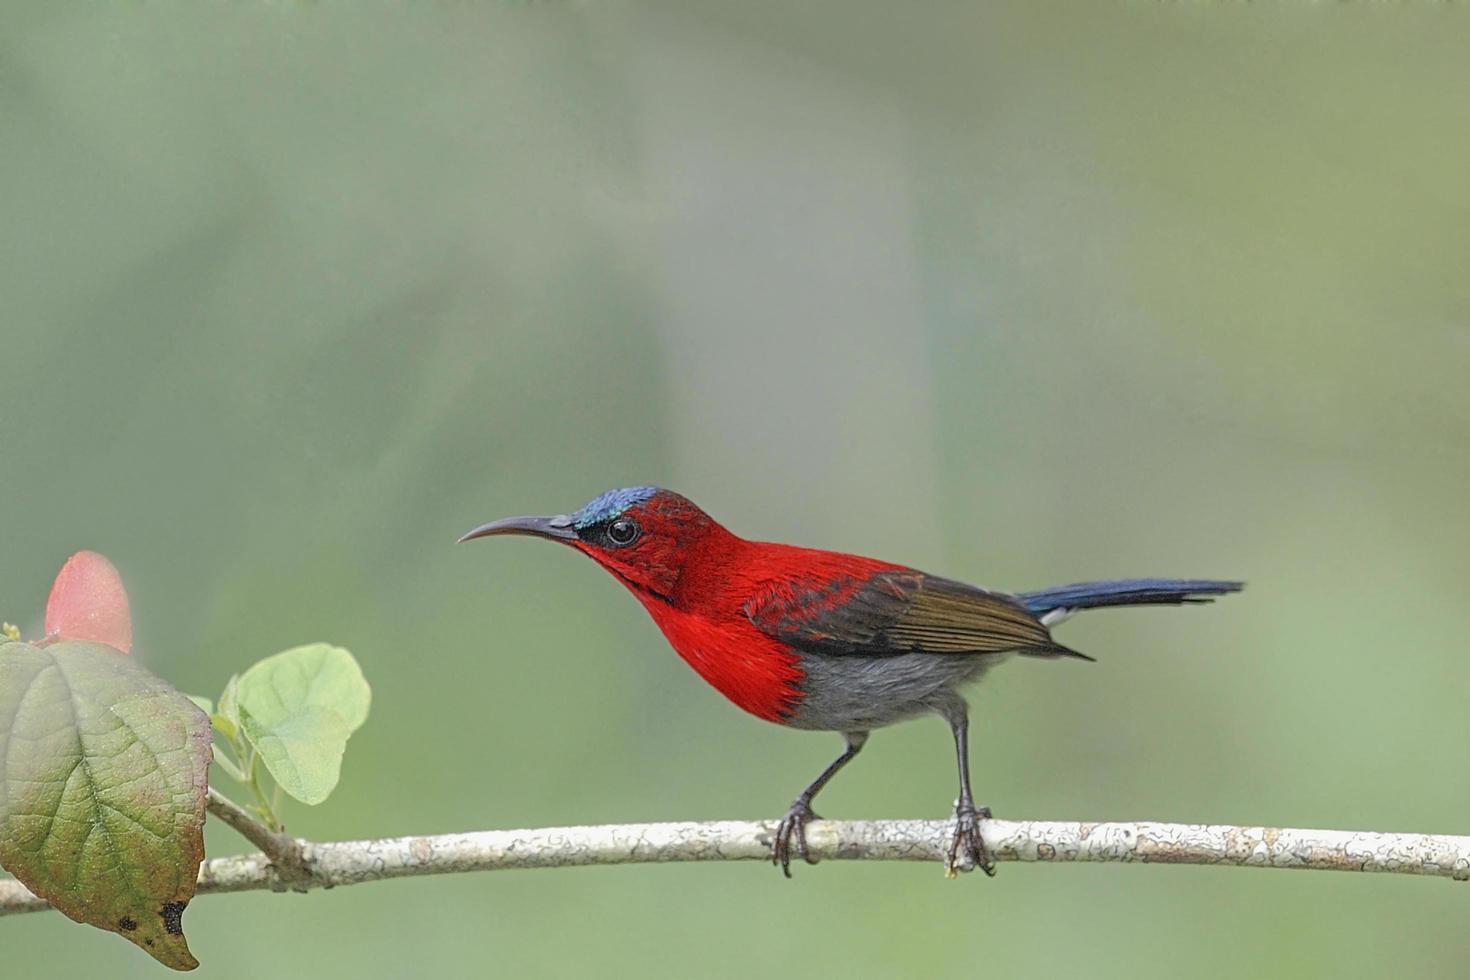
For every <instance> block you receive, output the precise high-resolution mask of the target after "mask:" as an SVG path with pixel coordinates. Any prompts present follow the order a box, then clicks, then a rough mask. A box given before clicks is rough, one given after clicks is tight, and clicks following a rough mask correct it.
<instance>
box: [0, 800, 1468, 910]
mask: <svg viewBox="0 0 1470 980" xmlns="http://www.w3.org/2000/svg"><path fill="white" fill-rule="evenodd" d="M211 810H214V807H213V806H211ZM214 812H216V813H217V814H218V810H214ZM247 816H248V815H247ZM224 819H228V818H224ZM981 828H982V831H983V833H984V836H985V841H986V843H987V844H988V845H989V846H990V850H991V852H992V853H993V854H994V856H995V858H996V860H998V861H1027V862H1029V861H1048V862H1050V861H1088V862H1093V861H1115V862H1122V863H1125V864H1233V865H1239V866H1242V867H1261V868H1314V869H1317V870H1322V871H1380V872H1388V873H1394V874H1412V875H1435V876H1438V877H1441V878H1453V879H1454V880H1456V881H1466V880H1470V837H1450V836H1437V835H1432V834H1376V833H1368V832H1358V831H1345V830H1290V829H1284V828H1274V827H1230V826H1218V825H1208V826H1206V825H1200V824H1170V823H1058V822H1046V821H1039V820H1037V821H1014V820H986V821H984V822H983V823H982V825H981ZM774 830H775V823H774V822H772V821H761V822H744V821H734V820H727V821H719V822H712V823H651V824H626V825H622V826H606V827H551V828H542V829H536V830H488V831H481V832H478V833H468V834H443V835H439V836H435V837H396V838H388V839H383V840H362V841H337V842H333V843H326V844H309V843H307V842H305V841H297V842H296V843H297V845H298V846H299V847H301V848H302V849H303V851H304V852H305V853H306V854H307V855H309V860H308V861H307V862H306V863H305V864H304V865H303V868H304V872H305V874H306V875H307V876H308V878H309V880H307V881H304V882H302V881H296V880H292V881H287V880H285V879H283V877H282V875H281V874H280V873H279V872H278V871H277V869H276V867H275V866H274V865H273V864H272V863H271V860H270V858H268V857H266V855H264V854H244V855H241V856H239V857H223V858H213V859H211V860H209V861H206V862H204V865H203V866H202V867H201V868H200V869H199V892H200V894H206V895H207V894H210V893H213V892H241V891H256V890H262V889H273V890H276V891H282V890H285V888H286V887H291V886H295V887H298V888H299V887H303V886H304V887H310V888H330V887H333V886H337V885H356V884H360V883H362V882H365V881H379V880H381V879H384V878H406V877H411V876H416V875H433V874H454V873H458V872H462V871H497V870H503V869H508V868H558V867H571V866H581V865H589V864H653V863H662V862H666V861H768V860H770V855H771V834H772V833H773V832H774ZM952 831H953V823H952V821H949V820H873V821H852V822H842V821H832V820H818V821H815V822H813V823H812V824H810V825H809V826H808V828H807V843H808V846H809V847H810V850H811V853H812V856H813V857H817V858H823V859H829V860H839V861H932V862H934V864H935V867H936V868H939V867H942V866H943V862H944V857H945V854H946V853H947V851H948V850H949V841H950V835H951V833H952ZM772 887H776V886H774V885H773V886H772ZM48 907H49V906H47V904H46V903H45V902H43V901H41V900H40V899H38V898H36V897H34V896H33V895H31V893H30V892H28V891H26V890H25V888H24V887H23V886H22V885H21V884H20V882H18V881H0V915H12V914H16V913H20V912H38V911H41V910H42V909H45V908H48Z"/></svg>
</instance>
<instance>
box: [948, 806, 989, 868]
mask: <svg viewBox="0 0 1470 980" xmlns="http://www.w3.org/2000/svg"><path fill="white" fill-rule="evenodd" d="M989 819H990V807H988V806H981V807H977V806H975V804H973V803H969V802H965V801H961V802H960V803H959V805H957V806H956V807H955V825H954V839H953V840H952V841H950V844H949V857H948V858H947V859H946V860H945V862H944V876H945V877H946V878H953V877H954V876H955V874H956V873H957V872H960V871H972V870H974V869H975V868H979V869H980V870H981V871H984V872H985V874H986V876H987V877H990V878H994V877H995V858H994V857H992V856H991V854H990V849H989V848H987V847H986V846H985V838H984V837H982V836H980V821H981V820H989Z"/></svg>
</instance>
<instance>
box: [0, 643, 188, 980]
mask: <svg viewBox="0 0 1470 980" xmlns="http://www.w3.org/2000/svg"><path fill="white" fill-rule="evenodd" d="M209 758H210V731H209V720H208V719H207V718H206V717H205V716H204V713H203V712H201V711H200V710H199V709H198V708H196V707H195V706H194V705H192V704H190V703H189V699H188V698H186V697H185V696H184V695H182V694H180V693H179V692H178V691H176V690H174V689H173V688H172V687H170V686H169V685H168V684H167V683H165V682H164V681H163V680H161V679H159V678H158V677H155V676H154V675H153V674H151V673H149V672H148V671H147V670H145V669H144V668H143V667H142V666H140V665H139V664H138V661H137V660H136V659H134V658H132V657H127V656H123V655H122V654H121V653H119V652H118V651H117V650H115V649H114V648H112V647H109V646H105V645H103V644H101V643H92V642H86V641H80V640H75V641H61V642H57V643H51V644H47V645H43V646H36V645H33V644H30V643H4V644H0V865H3V866H4V867H5V869H6V870H7V871H9V872H11V873H12V874H14V875H15V876H16V877H17V878H19V879H20V880H21V881H22V882H24V883H25V885H26V887H28V888H30V890H31V891H33V892H35V893H36V894H37V895H39V896H41V897H42V898H44V899H46V900H47V901H49V902H50V903H51V904H52V905H54V906H55V907H56V908H57V909H59V910H60V911H61V912H63V913H65V914H66V915H68V916H70V917H71V918H73V919H76V920H77V921H78V922H86V923H89V924H91V925H94V926H98V927H100V928H103V929H108V930H111V931H113V932H116V933H118V934H120V935H121V936H123V937H124V938H126V939H128V940H131V941H132V942H134V943H136V944H137V945H138V946H140V947H142V948H143V949H144V951H146V952H147V953H149V954H150V955H152V956H153V957H155V958H156V959H157V960H158V961H159V962H161V963H163V964H165V965H166V966H170V967H173V968H174V969H176V970H192V969H193V968H194V967H196V966H198V965H199V962H198V961H197V960H196V959H194V957H193V956H192V955H190V953H189V947H188V944H187V943H186V942H185V940H184V934H183V928H182V925H181V923H180V917H181V916H182V914H183V911H184V908H185V907H186V906H187V905H188V904H189V901H190V899H192V898H193V897H194V885H195V882H196V880H197V876H198V874H199V862H200V861H201V860H202V859H203V857H204V837H203V829H204V801H205V796H206V793H207V790H208V770H209Z"/></svg>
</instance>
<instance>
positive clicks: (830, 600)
mask: <svg viewBox="0 0 1470 980" xmlns="http://www.w3.org/2000/svg"><path fill="white" fill-rule="evenodd" d="M745 614H746V615H747V616H748V617H749V618H750V621H751V622H752V623H754V624H755V626H756V627H757V628H759V629H760V630H761V631H762V632H764V633H767V634H769V635H771V636H774V637H776V638H777V639H779V640H781V641H783V642H785V643H789V644H791V645H792V646H795V647H798V648H802V649H807V650H811V651H814V652H820V653H827V654H865V655H868V656H894V655H897V654H902V653H940V654H943V653H954V654H960V653H1000V652H1004V651H1011V650H1018V651H1025V652H1028V653H1039V654H1043V655H1046V654H1052V655H1055V654H1062V653H1071V652H1072V651H1070V650H1068V649H1067V648H1065V647H1061V646H1058V645H1057V644H1056V643H1055V642H1054V641H1053V640H1052V638H1051V633H1050V632H1049V631H1048V630H1047V628H1046V627H1045V626H1043V625H1042V624H1041V623H1040V622H1039V621H1038V620H1037V619H1036V617H1035V616H1033V615H1031V613H1029V612H1027V611H1026V608H1025V606H1023V605H1021V603H1020V601H1019V600H1017V599H1016V598H1015V597H1013V596H1010V595H1007V594H1005V593H1003V592H988V591H986V590H984V589H980V588H976V587H975V586H973V585H966V584H964V583H963V582H955V581H953V580H951V579H946V578H940V577H938V576H936V575H925V574H924V573H923V572H918V571H914V570H912V569H891V570H886V571H880V572H876V573H874V574H872V575H870V576H868V577H866V578H863V579H858V578H854V577H847V576H836V577H832V578H827V577H816V576H813V577H811V578H809V579H808V578H797V579H794V580H793V579H783V580H780V581H776V582H770V583H767V584H766V586H765V587H764V588H763V589H761V590H760V591H759V592H758V593H757V594H756V595H755V596H754V597H753V598H752V599H751V600H750V601H748V602H747V603H746V604H745Z"/></svg>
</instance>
